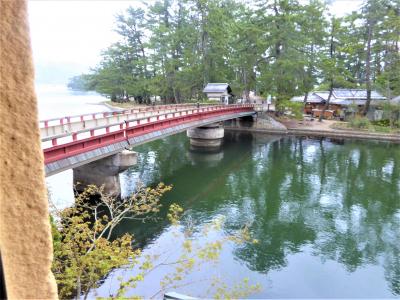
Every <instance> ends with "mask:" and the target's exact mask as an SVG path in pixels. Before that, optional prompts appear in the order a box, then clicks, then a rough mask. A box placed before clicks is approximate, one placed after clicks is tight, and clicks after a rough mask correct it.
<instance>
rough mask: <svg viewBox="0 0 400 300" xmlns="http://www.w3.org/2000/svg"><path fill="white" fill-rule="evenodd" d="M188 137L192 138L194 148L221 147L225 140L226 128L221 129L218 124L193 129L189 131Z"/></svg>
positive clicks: (191, 142)
mask: <svg viewBox="0 0 400 300" xmlns="http://www.w3.org/2000/svg"><path fill="white" fill-rule="evenodd" d="M187 137H188V138H190V144H191V145H192V146H196V147H219V146H221V144H222V139H223V138H224V128H223V127H220V125H219V124H218V123H216V124H210V125H208V126H202V127H197V128H191V129H189V130H188V131H187Z"/></svg>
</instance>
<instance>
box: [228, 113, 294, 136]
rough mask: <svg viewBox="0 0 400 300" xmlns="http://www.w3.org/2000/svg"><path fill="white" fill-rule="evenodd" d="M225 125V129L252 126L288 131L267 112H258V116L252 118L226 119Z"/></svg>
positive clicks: (254, 127)
mask: <svg viewBox="0 0 400 300" xmlns="http://www.w3.org/2000/svg"><path fill="white" fill-rule="evenodd" d="M224 127H225V129H240V128H242V129H245V128H251V129H261V130H262V129H264V130H271V131H281V132H286V130H287V129H286V127H285V125H283V124H281V123H279V122H278V121H276V120H274V119H273V118H272V117H270V116H269V115H268V114H266V113H258V114H257V116H255V117H252V118H250V117H249V118H242V119H235V120H231V121H226V122H225V123H224Z"/></svg>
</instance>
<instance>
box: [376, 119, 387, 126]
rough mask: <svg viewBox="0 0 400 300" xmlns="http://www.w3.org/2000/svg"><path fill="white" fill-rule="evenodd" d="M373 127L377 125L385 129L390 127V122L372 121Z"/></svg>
mask: <svg viewBox="0 0 400 300" xmlns="http://www.w3.org/2000/svg"><path fill="white" fill-rule="evenodd" d="M371 124H372V125H377V126H383V127H389V126H390V120H389V119H385V120H379V121H372V122H371Z"/></svg>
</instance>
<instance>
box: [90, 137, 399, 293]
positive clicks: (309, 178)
mask: <svg viewBox="0 0 400 300" xmlns="http://www.w3.org/2000/svg"><path fill="white" fill-rule="evenodd" d="M135 150H136V151H138V152H139V153H140V157H139V158H140V159H139V164H138V165H137V166H135V167H134V168H132V169H130V170H128V171H127V172H126V173H124V174H123V177H122V182H123V190H124V193H125V194H128V193H129V192H131V191H132V190H133V189H134V188H135V184H136V183H137V181H138V180H140V181H142V182H144V183H145V184H154V183H157V182H159V181H162V182H165V183H167V184H172V185H173V186H174V188H173V190H172V191H171V192H170V193H168V195H166V197H164V199H163V203H164V206H168V205H169V204H170V203H173V202H176V203H179V204H180V205H181V206H182V207H183V208H184V209H185V215H184V218H183V225H182V228H183V227H184V226H186V225H187V224H189V223H190V224H193V226H194V228H195V229H196V230H197V231H196V234H195V238H196V239H198V240H199V243H202V242H203V243H205V242H207V241H209V240H210V239H211V238H222V237H223V236H226V235H228V234H232V233H233V232H235V230H237V229H239V228H241V227H243V226H244V225H246V224H247V225H248V226H249V228H250V231H251V233H252V235H253V237H254V238H255V239H258V240H259V243H257V244H253V243H245V244H242V245H235V244H233V243H228V244H227V245H225V246H224V247H223V249H222V252H221V257H220V259H219V261H218V263H216V264H205V265H203V266H201V267H200V269H199V270H196V272H193V273H191V274H189V275H188V276H187V281H188V282H193V284H191V285H188V286H185V287H181V288H177V289H172V290H176V291H178V292H182V293H186V294H190V295H192V296H200V297H206V296H208V297H210V296H212V295H213V294H212V291H208V287H209V286H210V282H209V281H207V280H204V279H206V278H210V277H211V276H219V277H220V278H221V279H222V280H223V281H224V282H226V283H227V284H228V286H232V285H233V284H235V283H237V282H240V281H241V280H242V279H243V278H249V280H250V282H251V283H260V284H261V286H262V290H261V291H260V292H259V293H256V294H253V295H251V297H252V298H282V297H366V298H368V297H379V298H381V297H399V296H400V145H395V144H389V143H375V142H362V141H344V142H343V141H333V140H329V139H325V140H315V139H304V138H288V137H285V138H280V137H277V136H268V135H263V134H247V133H236V134H229V133H226V137H225V141H224V146H223V148H222V150H221V151H220V152H217V153H201V152H193V151H190V150H189V144H188V141H187V138H186V137H185V135H184V134H181V135H176V136H172V137H169V138H167V139H164V140H159V141H155V142H152V143H149V144H146V145H144V146H141V147H138V148H136V149H135ZM165 213H166V212H165V210H163V211H162V212H161V213H160V217H164V216H165ZM221 216H223V217H225V223H224V225H223V228H222V230H221V231H219V232H216V233H213V236H212V237H209V236H208V237H202V234H201V233H200V231H201V228H202V227H204V226H205V224H208V223H210V222H212V220H215V219H216V218H219V217H221ZM173 231H174V229H173V228H171V226H170V225H169V224H168V223H167V222H165V221H158V222H148V223H145V224H142V223H135V222H126V223H124V224H123V226H121V227H120V228H119V232H120V233H122V232H130V233H133V234H135V236H136V240H137V245H138V246H140V247H143V248H144V249H145V250H144V251H145V253H146V254H151V253H153V254H154V253H157V252H163V253H164V254H165V253H170V254H168V255H171V257H174V256H176V255H177V253H179V252H180V251H181V247H180V243H179V242H178V241H176V240H174V233H173ZM202 239H204V240H202ZM168 271H170V269H169V270H168V269H166V268H164V269H163V268H160V269H157V270H155V272H153V273H152V274H150V275H149V277H147V279H146V282H145V283H143V284H140V285H139V286H138V289H137V291H136V293H138V294H142V295H144V296H146V297H150V296H151V295H153V294H154V292H155V291H157V289H158V286H159V284H158V283H159V281H160V279H161V278H162V276H163V275H165V274H166V272H168ZM130 272H132V271H129V270H116V271H115V272H113V274H111V275H110V276H109V277H108V278H107V279H106V280H105V283H104V284H103V286H102V287H101V288H100V289H99V290H98V291H97V292H98V293H99V295H107V294H109V293H110V291H111V292H112V291H113V290H114V289H115V286H116V283H115V282H116V278H117V276H129V274H130ZM132 293H133V292H132ZM132 293H128V295H131V294H132Z"/></svg>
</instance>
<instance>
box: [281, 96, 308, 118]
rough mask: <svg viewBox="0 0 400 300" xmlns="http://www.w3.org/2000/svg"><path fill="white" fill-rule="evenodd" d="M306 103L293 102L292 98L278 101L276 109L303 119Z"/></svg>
mask: <svg viewBox="0 0 400 300" xmlns="http://www.w3.org/2000/svg"><path fill="white" fill-rule="evenodd" d="M303 109H304V104H303V103H302V102H292V101H290V100H284V101H278V102H277V103H276V110H277V111H279V112H285V113H287V114H288V115H291V116H293V117H294V118H295V119H297V120H302V119H303Z"/></svg>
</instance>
